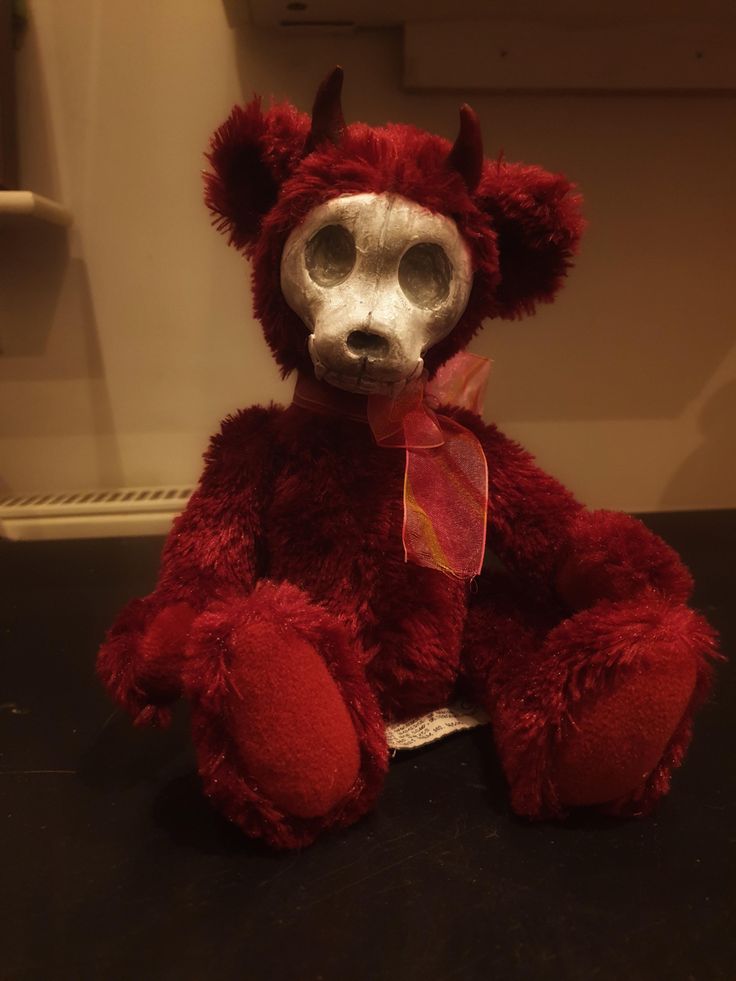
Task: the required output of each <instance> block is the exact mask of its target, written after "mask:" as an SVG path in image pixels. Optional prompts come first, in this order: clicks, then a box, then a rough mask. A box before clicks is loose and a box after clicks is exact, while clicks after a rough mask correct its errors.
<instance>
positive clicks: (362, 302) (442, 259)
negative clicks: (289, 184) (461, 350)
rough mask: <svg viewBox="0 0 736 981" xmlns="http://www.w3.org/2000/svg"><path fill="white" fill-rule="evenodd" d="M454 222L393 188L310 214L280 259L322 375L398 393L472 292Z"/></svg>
mask: <svg viewBox="0 0 736 981" xmlns="http://www.w3.org/2000/svg"><path fill="white" fill-rule="evenodd" d="M472 278H473V273H472V266H471V261H470V255H469V253H468V249H467V247H466V245H465V243H464V242H463V240H462V238H461V236H460V233H459V232H458V230H457V228H456V226H455V224H454V222H453V221H451V220H450V219H449V218H445V217H444V216H443V215H437V214H433V213H432V212H430V211H427V210H425V209H424V208H422V207H421V206H420V205H418V204H415V203H414V202H412V201H408V200H407V199H406V198H402V197H399V196H398V195H396V194H351V195H346V196H344V197H339V198H334V199H333V200H332V201H328V202H326V203H325V204H323V205H320V206H319V207H318V208H315V209H314V210H313V211H311V212H310V213H309V215H308V216H307V218H306V219H305V220H304V221H303V222H302V224H301V225H299V227H298V228H296V229H294V231H293V232H292V233H291V235H290V236H289V238H288V240H287V242H286V245H285V246H284V252H283V255H282V258H281V289H282V291H283V294H284V297H285V298H286V302H287V303H288V304H289V306H290V307H291V309H292V310H293V311H294V312H295V313H296V314H297V315H298V316H299V317H300V318H301V320H302V321H303V323H304V324H305V325H306V326H307V327H308V329H309V330H310V332H311V337H310V338H309V353H310V355H311V358H312V361H313V363H314V371H315V374H316V376H317V378H319V379H323V380H324V381H326V382H329V383H330V384H331V385H335V386H336V387H337V388H343V389H346V390H347V391H350V392H366V393H380V394H383V395H392V396H394V395H397V394H398V393H399V392H400V391H401V389H402V388H403V387H404V385H405V384H406V383H407V382H408V381H409V380H411V379H412V378H416V377H417V376H418V375H419V374H421V372H422V370H423V367H424V362H423V360H422V358H423V355H424V353H425V352H426V351H427V350H428V349H429V348H430V347H432V345H433V344H436V343H437V342H438V341H440V340H442V338H443V337H446V336H447V335H448V334H449V333H450V331H451V330H452V329H453V327H454V326H455V325H456V324H457V322H458V320H459V319H460V317H461V316H462V314H463V311H464V310H465V307H466V305H467V302H468V297H469V296H470V288H471V285H472Z"/></svg>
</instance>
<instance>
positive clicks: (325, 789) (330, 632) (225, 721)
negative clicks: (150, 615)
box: [184, 582, 387, 848]
mask: <svg viewBox="0 0 736 981" xmlns="http://www.w3.org/2000/svg"><path fill="white" fill-rule="evenodd" d="M361 658H362V652H361V651H360V649H359V647H358V646H357V644H356V643H355V641H354V640H353V636H352V634H351V632H350V631H349V629H348V627H347V626H346V623H345V621H343V622H340V621H339V620H338V618H337V617H336V616H334V615H333V614H331V613H330V612H328V611H327V610H325V609H324V608H323V607H320V606H318V605H316V604H313V603H312V602H311V601H310V600H309V598H308V597H307V596H306V595H305V594H304V593H303V592H302V591H301V590H299V589H297V588H296V587H295V586H292V585H290V584H288V583H281V584H274V583H269V582H264V583H261V584H260V585H259V586H258V587H257V588H256V589H255V591H254V592H253V593H252V594H251V595H250V596H248V597H247V598H244V599H235V600H233V601H231V602H223V603H220V604H217V605H215V606H213V607H211V608H209V609H208V610H207V611H206V612H205V613H203V614H202V615H201V616H200V617H199V618H198V620H197V621H196V622H195V625H194V628H193V630H192V635H191V639H190V642H189V645H188V648H187V655H186V661H185V669H184V687H185V693H186V694H187V695H188V697H189V698H190V699H191V702H192V735H193V740H194V744H195V747H196V751H197V758H198V765H199V771H200V775H201V777H202V781H203V783H204V788H205V792H206V793H207V795H208V796H209V797H210V798H211V799H212V800H213V801H214V803H215V804H216V805H217V806H218V808H219V809H220V810H221V811H223V812H224V814H225V815H226V816H227V817H228V818H229V819H230V820H231V821H233V822H235V823H236V824H238V825H239V826H240V827H241V828H242V829H243V831H245V832H246V834H249V835H251V836H254V837H262V838H264V839H266V840H267V841H268V842H269V843H270V844H272V845H275V846H277V847H281V848H295V847H299V846H301V845H305V844H308V843H309V842H311V841H313V840H314V838H315V837H316V836H317V835H318V834H319V832H320V831H322V830H324V829H326V828H329V827H342V826H344V825H347V824H350V823H352V822H353V821H355V820H357V819H358V818H359V817H360V816H361V815H362V814H364V813H365V812H366V811H367V810H368V809H369V808H370V807H371V805H372V804H373V802H374V801H375V799H376V797H377V796H378V793H379V791H380V789H381V786H382V783H383V778H384V775H385V772H386V768H387V748H386V739H385V727H384V723H383V719H382V717H381V714H380V711H379V708H378V704H377V702H376V699H375V697H374V695H373V692H372V691H371V688H370V686H369V685H368V683H367V681H366V679H365V674H364V669H363V665H362V661H361Z"/></svg>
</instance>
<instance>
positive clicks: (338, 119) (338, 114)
mask: <svg viewBox="0 0 736 981" xmlns="http://www.w3.org/2000/svg"><path fill="white" fill-rule="evenodd" d="M343 74H344V73H343V70H342V68H341V67H340V65H337V67H336V68H333V69H332V71H331V72H330V73H329V75H327V76H326V77H325V78H324V79H323V81H322V84H321V85H320V87H319V88H318V89H317V95H316V96H315V97H314V106H313V107H312V128H311V129H310V131H309V136H308V137H307V142H306V143H305V144H304V153H305V154H307V153H311V152H312V150H316V149H317V147H319V146H321V145H322V144H323V143H328V142H329V143H334V144H335V146H337V144H338V143H339V142H340V140H341V139H342V135H343V133H344V132H345V120H344V119H343V115H342V105H341V104H340V94H341V93H342V79H343Z"/></svg>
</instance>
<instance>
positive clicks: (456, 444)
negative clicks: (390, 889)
mask: <svg viewBox="0 0 736 981" xmlns="http://www.w3.org/2000/svg"><path fill="white" fill-rule="evenodd" d="M340 85H341V72H340V71H339V70H336V71H335V72H333V73H332V75H330V76H329V77H328V78H327V79H326V80H325V82H324V83H323V85H322V87H321V88H320V91H319V93H318V95H317V99H316V101H315V107H314V111H313V114H312V119H311V120H310V119H309V118H308V117H307V116H306V115H303V114H301V113H298V112H297V111H296V110H295V109H294V108H293V107H291V106H289V105H276V106H273V107H272V108H270V109H268V110H267V111H264V110H262V108H261V105H260V102H259V101H258V100H254V101H253V102H252V103H250V104H249V105H248V106H246V107H244V108H236V109H235V110H234V111H233V113H232V115H231V116H230V118H229V119H228V120H227V122H226V123H225V124H224V125H223V126H222V127H221V128H220V129H219V130H218V132H217V133H216V134H215V136H214V138H213V142H212V147H211V151H210V154H209V160H210V163H211V166H212V172H211V173H210V174H209V175H208V177H207V200H208V204H209V206H210V208H211V209H212V211H213V213H214V214H215V215H216V217H217V220H218V222H219V224H220V227H221V228H222V229H223V230H226V231H227V232H228V233H229V236H230V240H231V242H232V243H233V244H234V245H236V246H237V247H238V248H241V249H242V250H243V251H244V252H245V253H246V254H247V255H248V256H249V258H250V259H251V260H252V263H253V289H254V296H255V309H256V314H257V316H258V318H259V319H260V321H261V323H262V324H263V327H264V331H265V335H266V339H267V341H268V343H269V345H270V346H271V349H272V350H273V353H274V356H275V358H276V359H277V361H278V362H279V364H280V365H281V367H282V369H283V371H284V373H288V372H291V371H296V372H297V373H298V374H297V379H298V380H297V386H296V392H295V397H294V401H293V403H292V404H291V405H289V406H288V407H287V408H282V407H280V406H271V407H268V408H263V407H253V408H250V409H246V410H244V411H242V412H240V413H238V414H236V415H235V416H233V417H230V418H228V419H226V420H225V422H224V423H223V426H222V430H221V432H220V433H219V434H218V435H217V436H215V437H214V438H213V440H212V443H211V446H210V449H209V451H208V453H207V456H206V466H205V470H204V474H203V476H202V479H201V482H200V485H199V487H198V489H197V490H196V492H195V494H194V495H193V497H192V499H191V501H190V503H189V505H188V507H187V509H186V511H185V512H184V514H182V515H181V516H180V517H179V519H178V520H177V521H176V524H175V526H174V528H173V530H172V532H171V534H170V536H169V539H168V541H167V544H166V547H165V551H164V555H163V561H162V567H161V573H160V578H159V582H158V585H157V587H156V589H155V591H154V592H153V593H152V594H151V595H150V596H147V597H145V598H143V599H140V600H136V601H134V602H133V603H131V604H130V605H129V606H128V607H127V608H126V609H125V610H124V611H123V612H122V613H121V615H120V616H119V618H118V620H117V621H116V623H115V624H114V626H113V628H112V629H111V631H110V633H109V635H108V637H107V639H106V642H105V644H104V645H103V647H102V649H101V651H100V655H99V672H100V675H101V677H102V679H103V681H104V683H105V685H106V686H107V687H108V689H109V690H110V692H111V693H112V695H113V697H114V698H115V699H116V700H117V701H118V702H120V703H121V704H122V705H123V706H124V707H125V708H126V709H128V710H129V711H130V712H131V713H132V714H133V715H134V717H135V718H136V721H137V722H140V723H143V722H159V723H161V722H165V721H166V719H167V716H168V708H167V706H168V705H169V704H170V703H171V702H173V701H174V700H176V699H177V698H179V697H180V696H184V697H186V698H187V699H189V701H190V703H191V709H192V733H193V740H194V744H195V746H196V751H197V756H198V764H199V770H200V774H201V778H202V781H203V784H204V788H205V792H206V793H207V794H208V796H209V797H210V798H211V799H212V800H213V801H214V803H215V804H216V805H217V806H218V807H219V808H220V809H221V810H222V812H223V813H224V814H225V815H226V816H227V817H228V818H229V819H231V820H232V821H234V822H236V823H237V824H238V825H239V826H240V827H241V828H242V829H243V830H244V831H245V832H246V833H247V834H249V835H253V836H257V837H262V838H264V839H266V840H267V841H268V842H270V843H271V844H273V845H275V846H278V847H283V848H290V847H297V846H301V845H304V844H306V843H308V842H311V841H312V840H313V839H314V838H315V837H316V836H317V835H318V834H319V833H320V832H322V831H324V830H325V829H328V828H333V827H340V826H345V825H347V824H349V823H351V822H353V821H355V820H356V819H357V818H358V817H359V816H360V815H362V814H364V813H365V812H366V811H367V810H369V809H370V808H372V807H373V806H374V804H375V802H376V799H377V797H378V795H379V794H380V791H381V786H382V782H383V779H384V776H385V773H386V769H387V763H388V751H387V745H386V723H387V721H390V720H397V719H405V718H409V717H413V716H417V715H421V714H422V713H425V712H427V711H430V710H432V709H436V708H438V707H441V706H443V705H446V704H447V703H448V701H449V700H451V698H452V697H453V696H454V695H455V694H456V693H457V692H463V693H464V694H466V695H467V696H469V697H471V698H472V699H474V700H475V701H476V702H477V703H478V704H479V705H481V706H483V707H484V708H485V710H486V711H487V712H488V713H489V715H490V718H491V722H492V728H493V736H494V739H495V744H496V747H497V751H498V753H499V755H500V758H501V761H502V763H503V767H504V770H505V772H506V775H507V778H508V782H509V786H510V791H511V800H512V806H513V808H514V810H515V811H516V812H517V813H518V814H520V815H525V816H528V817H530V818H549V817H561V816H564V815H565V814H567V813H568V812H569V811H570V810H571V809H572V808H576V807H580V806H593V807H596V808H598V809H602V810H605V811H606V812H608V813H616V814H642V813H645V812H646V811H647V810H649V809H650V808H651V806H652V805H653V803H654V802H655V801H656V800H657V798H659V797H660V796H662V795H663V794H664V793H666V791H667V790H668V787H669V783H670V774H671V771H672V770H673V768H674V767H676V766H678V765H679V763H680V762H681V760H682V757H683V754H684V752H685V749H686V747H687V744H688V742H689V739H690V734H691V724H692V717H693V713H694V712H695V710H696V709H697V707H698V706H699V705H700V703H701V702H702V700H703V698H704V696H705V694H706V691H707V688H708V683H709V675H710V661H711V659H712V657H713V656H714V654H715V647H714V636H713V632H712V631H711V629H710V628H709V626H708V625H707V623H706V622H705V621H704V620H703V619H702V617H700V616H699V615H698V614H697V613H695V612H694V611H692V610H691V609H689V608H688V606H687V605H686V603H687V600H688V597H689V595H690V593H691V586H692V583H691V579H690V576H689V574H688V572H687V570H686V569H685V568H684V566H683V565H682V563H681V562H680V560H679V558H678V557H677V555H676V554H675V553H674V552H673V551H672V550H671V549H670V548H669V547H668V546H667V545H666V544H665V543H664V542H662V541H661V540H660V539H658V538H657V537H656V536H655V535H653V534H652V533H651V532H649V531H648V530H647V529H646V528H645V527H644V526H643V525H642V524H640V523H639V522H638V521H636V520H634V519H632V518H630V517H628V516H625V515H622V514H614V513H610V512H603V511H597V512H595V511H593V512H591V511H588V510H586V509H584V508H583V507H582V506H581V505H580V504H579V503H578V502H577V501H576V500H575V499H574V497H573V496H572V495H571V494H570V493H569V492H568V491H567V490H566V489H565V488H563V487H562V486H561V485H560V484H559V483H558V482H557V481H555V480H554V479H553V478H551V477H549V476H548V475H546V474H545V473H543V472H542V471H540V470H539V469H538V467H537V466H536V465H535V463H534V461H533V460H532V458H531V457H530V455H529V454H528V453H526V452H525V451H524V450H523V449H522V448H521V447H520V446H519V445H517V444H516V443H514V442H512V441H511V440H509V439H507V438H506V437H504V436H503V434H502V433H501V432H499V431H498V429H496V427H495V426H492V425H485V424H484V423H483V422H482V420H481V419H480V417H479V415H478V414H477V413H476V412H474V411H472V410H470V409H468V408H463V407H460V406H459V404H458V403H459V402H460V403H462V402H463V399H462V398H454V397H453V396H452V389H453V383H454V391H455V393H457V391H461V392H463V393H464V394H465V395H467V392H468V391H469V387H470V383H469V382H468V381H467V379H466V378H465V377H464V373H467V370H468V368H467V366H468V364H470V373H471V374H472V373H473V372H474V371H477V370H479V365H478V363H477V362H473V361H467V360H463V358H465V357H466V356H463V355H462V354H461V355H460V361H458V359H457V358H456V357H455V356H456V355H458V353H459V352H462V349H463V348H464V346H465V345H466V344H467V342H468V341H469V339H470V338H471V337H472V335H473V334H474V333H475V332H476V331H477V330H478V329H479V328H480V326H481V322H482V320H483V319H484V318H488V317H505V318H515V317H518V316H520V315H521V314H524V313H529V312H531V311H532V310H533V308H534V305H535V304H536V303H537V302H539V301H548V300H550V299H552V297H553V295H554V294H555V292H556V290H557V289H558V288H559V286H560V285H561V281H562V279H563V277H564V275H565V272H566V270H567V268H568V266H569V264H570V261H571V258H572V256H573V254H574V252H575V250H576V246H577V243H578V239H579V236H580V232H581V229H582V221H581V218H580V215H579V198H578V197H577V195H576V194H575V193H574V189H573V188H572V186H571V185H570V184H569V183H568V182H567V181H566V180H565V179H564V178H563V177H561V176H559V175H552V174H548V173H546V172H545V171H543V170H540V169H539V168H536V167H529V166H521V165H511V164H507V163H505V162H503V161H493V162H489V161H484V160H483V155H482V147H481V141H480V132H479V127H478V123H477V119H476V117H475V116H474V114H473V112H472V110H470V109H469V108H468V107H463V108H462V110H461V125H460V133H459V136H458V138H457V140H456V142H455V144H454V145H453V146H450V145H449V143H448V142H447V141H445V140H443V139H440V138H439V137H435V136H431V135H429V134H427V133H423V132H420V131H418V130H415V129H413V128H411V127H408V126H400V125H391V126H388V127H386V128H371V127H369V126H366V125H362V124H356V125H351V126H346V125H345V124H344V122H343V119H342V114H341V111H340V106H339V92H340ZM458 365H459V367H457V366H458ZM443 366H444V367H443ZM453 366H455V367H453ZM480 367H482V366H480ZM443 373H444V374H443ZM448 393H450V397H448V398H447V399H446V400H445V396H446V395H447V394H448ZM443 400H445V401H446V404H441V403H442V402H443ZM465 401H466V402H467V399H465ZM476 404H477V398H476ZM486 548H487V550H488V551H489V552H492V553H494V554H495V556H497V558H498V559H500V560H501V563H502V565H503V569H504V571H502V572H501V571H497V572H489V571H483V570H482V569H481V564H482V560H483V554H484V551H485V550H486ZM489 738H490V736H489Z"/></svg>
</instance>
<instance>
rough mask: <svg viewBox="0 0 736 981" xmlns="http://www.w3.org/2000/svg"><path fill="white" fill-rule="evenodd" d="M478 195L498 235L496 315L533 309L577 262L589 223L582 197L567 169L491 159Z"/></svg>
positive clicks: (510, 316)
mask: <svg viewBox="0 0 736 981" xmlns="http://www.w3.org/2000/svg"><path fill="white" fill-rule="evenodd" d="M474 197H475V201H476V204H477V206H478V207H479V208H480V209H481V210H482V211H483V212H485V213H486V214H487V215H488V216H489V217H490V219H491V222H492V225H493V228H494V230H495V232H496V234H497V236H498V239H497V243H496V244H497V248H498V255H499V271H500V274H501V281H500V283H499V285H498V286H497V287H496V290H495V298H496V303H497V309H496V315H497V316H499V317H505V318H508V319H513V318H515V317H519V316H522V315H523V314H528V313H532V312H533V311H534V308H535V306H536V304H537V303H538V302H548V301H550V300H551V299H552V298H553V297H554V295H555V293H556V292H557V291H558V290H559V288H560V286H561V285H562V280H563V279H564V277H565V274H566V273H567V270H568V268H569V267H570V265H571V262H572V258H573V256H574V255H575V252H576V251H577V246H578V242H579V240H580V235H581V234H582V231H583V228H584V224H585V222H584V220H583V217H582V215H581V213H580V205H581V200H582V199H581V197H580V195H578V194H577V193H576V192H575V187H574V185H573V184H571V183H570V182H569V181H568V180H567V179H566V178H565V177H563V176H562V175H561V174H550V173H548V172H547V171H545V170H542V169H541V168H540V167H532V166H526V165H524V164H507V163H505V162H502V161H499V162H497V163H486V165H485V166H484V168H483V175H482V177H481V180H480V183H479V184H478V187H477V189H476V191H475V195H474Z"/></svg>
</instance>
